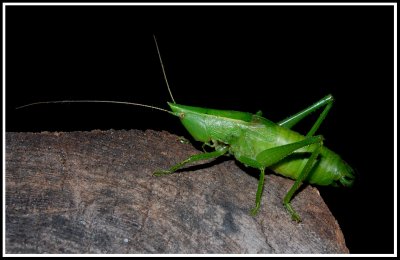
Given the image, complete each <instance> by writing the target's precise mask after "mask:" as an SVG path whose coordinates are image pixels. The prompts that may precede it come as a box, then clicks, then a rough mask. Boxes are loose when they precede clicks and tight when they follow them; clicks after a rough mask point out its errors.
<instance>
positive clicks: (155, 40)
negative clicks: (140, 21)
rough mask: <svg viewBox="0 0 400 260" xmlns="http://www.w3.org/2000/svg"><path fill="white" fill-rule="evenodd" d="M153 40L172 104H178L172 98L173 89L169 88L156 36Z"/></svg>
mask: <svg viewBox="0 0 400 260" xmlns="http://www.w3.org/2000/svg"><path fill="white" fill-rule="evenodd" d="M153 38H154V42H155V43H156V48H157V53H158V58H159V59H160V63H161V69H162V72H163V74H164V79H165V83H167V88H168V91H169V95H170V96H171V98H172V102H174V104H176V102H175V100H174V97H173V96H172V92H171V89H170V88H169V84H168V80H167V75H166V74H165V70H164V64H163V62H162V59H161V54H160V50H159V49H158V44H157V39H156V36H155V35H154V34H153Z"/></svg>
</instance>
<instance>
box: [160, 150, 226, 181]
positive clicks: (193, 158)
mask: <svg viewBox="0 0 400 260" xmlns="http://www.w3.org/2000/svg"><path fill="white" fill-rule="evenodd" d="M227 151H228V146H222V147H221V146H220V147H218V148H217V150H215V151H214V152H209V153H200V154H195V155H192V156H190V157H189V158H187V159H186V160H184V161H182V162H180V163H177V164H175V165H174V166H172V167H171V168H169V169H168V170H159V171H156V172H154V173H153V175H155V176H161V175H166V174H171V173H173V172H175V171H177V170H179V169H180V168H182V167H183V166H185V165H186V164H188V163H191V162H195V161H201V160H207V159H214V158H217V157H219V156H221V155H224V154H225V153H226V152H227Z"/></svg>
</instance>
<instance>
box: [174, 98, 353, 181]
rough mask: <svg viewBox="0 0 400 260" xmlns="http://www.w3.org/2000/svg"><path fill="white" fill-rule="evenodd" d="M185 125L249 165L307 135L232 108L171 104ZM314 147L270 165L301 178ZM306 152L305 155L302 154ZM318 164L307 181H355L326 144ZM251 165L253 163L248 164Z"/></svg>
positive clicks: (349, 171) (192, 133)
mask: <svg viewBox="0 0 400 260" xmlns="http://www.w3.org/2000/svg"><path fill="white" fill-rule="evenodd" d="M168 105H169V106H170V108H171V110H172V111H173V112H175V113H177V114H178V115H179V117H180V120H181V122H182V124H183V125H184V127H185V128H186V129H187V130H188V132H189V133H190V135H191V136H192V137H193V138H194V139H195V140H196V141H200V142H203V143H206V144H210V143H213V144H214V146H215V147H218V146H228V147H229V149H228V153H229V154H231V155H233V156H234V157H235V159H237V160H238V161H240V162H242V163H243V164H245V165H246V160H242V159H241V158H243V157H246V158H250V159H252V160H255V161H257V155H258V154H260V153H261V152H262V151H265V150H267V149H269V148H272V147H278V146H282V145H285V144H290V143H294V142H298V141H301V140H304V139H305V136H303V135H301V134H299V133H297V132H295V131H292V130H290V129H288V128H285V127H283V126H280V125H279V124H276V123H273V122H272V121H270V120H268V119H265V118H263V117H261V116H258V115H255V114H251V113H246V112H239V111H230V110H216V109H206V108H201V107H192V106H184V105H178V104H174V103H168ZM313 148H314V146H310V147H307V148H302V149H299V150H297V151H296V152H294V153H292V154H290V155H288V158H286V159H283V160H282V161H281V162H278V163H277V164H276V165H273V166H271V167H270V168H271V169H272V170H273V171H274V172H276V173H279V174H281V175H284V176H286V177H289V178H292V179H297V178H298V177H299V174H300V172H299V169H301V168H302V166H303V167H304V164H305V162H306V161H307V160H308V157H309V154H310V153H311V152H312V149H313ZM301 155H304V156H301ZM307 155H308V156H307ZM320 156H321V158H320V160H319V162H318V164H317V165H316V166H315V167H314V168H313V169H312V171H311V172H310V173H309V175H308V178H307V182H309V183H311V184H316V185H334V186H337V185H338V181H339V182H340V183H342V184H343V185H344V186H349V185H350V184H351V178H352V170H351V168H350V167H349V166H348V165H347V164H346V163H345V162H344V161H343V160H341V158H340V157H339V155H337V154H336V153H334V152H333V151H331V150H329V149H328V148H326V147H322V149H321V151H320ZM247 166H251V165H247Z"/></svg>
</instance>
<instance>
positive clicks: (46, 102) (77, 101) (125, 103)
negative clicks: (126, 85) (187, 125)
mask: <svg viewBox="0 0 400 260" xmlns="http://www.w3.org/2000/svg"><path fill="white" fill-rule="evenodd" d="M51 103H114V104H123V105H132V106H140V107H147V108H153V109H157V110H160V111H163V112H167V113H168V114H172V115H175V113H174V112H171V111H168V110H166V109H162V108H159V107H153V106H150V105H145V104H140V103H132V102H122V101H110V100H61V101H43V102H35V103H30V104H27V105H23V106H20V107H17V108H16V109H20V108H24V107H29V106H33V105H39V104H51Z"/></svg>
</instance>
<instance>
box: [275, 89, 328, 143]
mask: <svg viewBox="0 0 400 260" xmlns="http://www.w3.org/2000/svg"><path fill="white" fill-rule="evenodd" d="M333 101H334V99H333V96H332V95H328V96H326V97H324V98H323V99H321V100H320V101H318V102H316V103H315V104H313V105H311V106H309V107H307V108H306V109H304V110H302V111H300V112H298V113H297V114H295V115H293V116H291V117H288V118H286V119H285V120H282V121H280V122H278V125H280V126H283V127H286V128H289V129H290V128H292V127H293V126H294V125H296V124H297V123H298V122H300V121H301V120H302V119H303V118H305V117H306V116H308V115H310V114H311V113H312V112H314V111H316V110H317V109H319V108H321V107H324V106H325V109H324V110H323V111H322V113H321V114H320V115H319V117H318V119H317V121H316V122H315V123H314V125H313V126H312V127H311V130H310V131H309V132H308V133H307V135H306V136H312V135H314V133H315V132H316V131H317V130H318V128H319V126H320V125H321V123H322V122H323V121H324V119H325V118H326V116H327V114H328V112H329V110H330V109H331V108H332V106H333Z"/></svg>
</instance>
